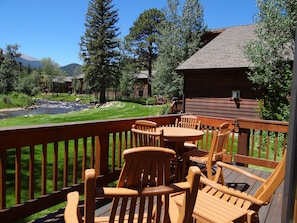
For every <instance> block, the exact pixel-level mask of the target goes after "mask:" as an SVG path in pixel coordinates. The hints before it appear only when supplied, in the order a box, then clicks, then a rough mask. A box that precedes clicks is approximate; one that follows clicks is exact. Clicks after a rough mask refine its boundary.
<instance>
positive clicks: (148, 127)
mask: <svg viewBox="0 0 297 223" xmlns="http://www.w3.org/2000/svg"><path fill="white" fill-rule="evenodd" d="M132 128H135V129H139V130H144V131H151V132H155V131H156V128H157V123H156V122H152V121H148V120H136V121H135V123H134V124H133V125H132Z"/></svg>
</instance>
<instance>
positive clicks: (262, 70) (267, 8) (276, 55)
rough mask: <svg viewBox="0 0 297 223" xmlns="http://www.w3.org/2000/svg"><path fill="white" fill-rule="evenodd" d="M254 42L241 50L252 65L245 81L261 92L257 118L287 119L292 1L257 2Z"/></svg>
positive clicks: (295, 16) (295, 18)
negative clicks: (261, 101) (261, 97)
mask: <svg viewBox="0 0 297 223" xmlns="http://www.w3.org/2000/svg"><path fill="white" fill-rule="evenodd" d="M257 4H258V8H259V13H258V14H257V16H256V31H255V33H256V36H257V37H258V39H257V40H253V41H251V42H249V43H248V44H247V45H246V46H245V49H244V52H245V54H246V56H247V58H248V59H249V60H250V61H251V62H252V63H253V66H252V67H250V72H249V74H248V77H249V79H250V80H251V81H252V82H253V83H254V84H256V85H257V86H258V90H261V92H263V98H264V103H263V106H261V107H260V108H261V111H260V112H261V116H262V118H264V119H272V120H288V118H289V100H288V98H289V95H290V91H291V82H292V67H291V65H292V64H291V62H292V59H293V52H294V49H293V47H294V38H295V30H296V22H297V2H296V0H258V1H257Z"/></svg>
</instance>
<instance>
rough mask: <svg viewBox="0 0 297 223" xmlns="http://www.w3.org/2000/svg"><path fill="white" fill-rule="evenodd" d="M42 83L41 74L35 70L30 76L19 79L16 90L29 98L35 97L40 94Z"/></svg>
mask: <svg viewBox="0 0 297 223" xmlns="http://www.w3.org/2000/svg"><path fill="white" fill-rule="evenodd" d="M40 83H41V76H40V74H39V73H38V71H36V70H33V71H32V72H31V73H30V74H26V75H24V76H23V77H22V78H20V79H19V81H18V85H17V87H16V90H17V91H18V92H21V93H24V94H27V95H29V96H34V95H36V94H38V93H39V92H40V89H41V86H40Z"/></svg>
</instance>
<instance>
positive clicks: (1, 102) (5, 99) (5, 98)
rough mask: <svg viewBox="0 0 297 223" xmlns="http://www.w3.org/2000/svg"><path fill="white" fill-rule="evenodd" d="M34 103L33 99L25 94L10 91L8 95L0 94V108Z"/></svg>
mask: <svg viewBox="0 0 297 223" xmlns="http://www.w3.org/2000/svg"><path fill="white" fill-rule="evenodd" d="M33 104H34V100H33V99H32V98H31V97H29V96H28V95H26V94H22V93H17V92H12V93H10V94H8V95H0V109H2V108H17V107H27V106H31V105H33Z"/></svg>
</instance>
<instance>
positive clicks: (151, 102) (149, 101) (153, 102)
mask: <svg viewBox="0 0 297 223" xmlns="http://www.w3.org/2000/svg"><path fill="white" fill-rule="evenodd" d="M145 104H146V105H156V98H154V97H150V98H147V99H146V101H145Z"/></svg>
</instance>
